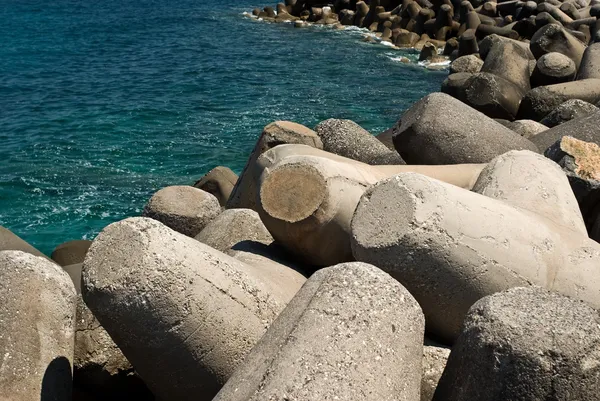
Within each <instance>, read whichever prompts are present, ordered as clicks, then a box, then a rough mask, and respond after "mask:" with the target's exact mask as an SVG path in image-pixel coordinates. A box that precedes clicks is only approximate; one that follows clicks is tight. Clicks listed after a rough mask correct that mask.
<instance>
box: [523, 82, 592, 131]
mask: <svg viewBox="0 0 600 401" xmlns="http://www.w3.org/2000/svg"><path fill="white" fill-rule="evenodd" d="M570 99H580V100H584V101H586V102H589V103H592V104H595V103H596V102H598V101H599V100H600V79H585V80H581V81H573V82H565V83H562V84H555V85H546V86H538V87H537V88H534V89H532V90H530V91H529V92H527V94H526V95H525V97H524V98H523V100H522V101H521V106H520V107H519V114H518V117H519V118H522V119H531V120H536V121H540V120H541V119H542V118H544V117H546V116H547V115H548V113H550V112H551V111H552V110H554V109H555V108H557V107H558V106H560V105H561V104H562V103H564V102H566V101H567V100H570Z"/></svg>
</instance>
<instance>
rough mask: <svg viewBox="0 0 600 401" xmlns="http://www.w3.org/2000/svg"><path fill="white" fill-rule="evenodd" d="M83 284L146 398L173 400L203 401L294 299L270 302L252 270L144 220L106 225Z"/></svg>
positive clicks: (89, 257) (270, 296) (89, 258)
mask: <svg viewBox="0 0 600 401" xmlns="http://www.w3.org/2000/svg"><path fill="white" fill-rule="evenodd" d="M82 281H83V298H84V300H85V302H86V304H87V305H88V306H89V307H90V309H91V310H92V311H93V313H94V315H95V316H96V317H97V318H98V320H99V321H100V323H101V324H102V326H103V327H104V328H105V329H106V331H107V332H108V333H109V334H110V335H111V337H112V338H113V339H114V341H115V343H116V344H117V345H118V346H119V347H120V348H121V350H122V351H123V353H124V355H125V356H126V357H127V359H129V361H130V362H131V363H132V364H133V366H135V368H136V371H137V372H138V373H139V374H140V376H141V377H142V378H143V379H144V381H145V382H146V384H147V385H148V387H149V388H150V389H151V390H152V392H153V393H154V394H155V395H156V396H157V397H158V398H164V399H178V400H210V399H211V398H212V397H213V396H214V394H216V393H217V392H218V390H219V388H220V387H221V386H222V385H223V384H224V383H225V381H227V379H228V378H229V376H230V375H231V374H232V373H233V371H234V370H235V368H236V367H237V366H238V364H239V363H240V362H241V361H242V360H243V358H244V357H245V356H246V354H247V353H248V352H249V351H250V349H251V348H252V346H253V345H254V344H255V343H256V342H257V341H258V339H259V338H260V337H261V336H262V334H263V333H264V331H265V330H266V328H267V327H268V326H269V324H270V323H271V322H272V321H273V320H274V319H275V317H276V316H277V315H278V314H279V312H280V311H281V310H283V308H284V306H285V305H286V304H287V302H288V301H289V300H290V299H291V298H292V297H293V295H294V294H293V293H292V294H288V297H287V298H286V299H281V298H279V297H276V296H274V295H273V294H272V293H271V292H270V290H269V286H268V285H267V284H265V283H264V282H263V277H262V276H261V273H260V272H259V271H258V270H257V269H255V268H253V266H251V265H246V264H244V263H241V262H239V261H238V260H236V259H233V258H231V257H230V256H227V255H225V254H223V253H221V252H219V251H216V250H214V249H212V248H210V247H209V246H207V245H204V244H202V243H200V242H198V241H196V240H195V239H193V238H189V237H186V236H184V235H182V234H179V233H177V232H175V231H173V230H171V229H169V228H168V227H166V226H164V225H163V224H161V223H159V222H157V221H155V220H151V219H146V218H130V219H126V220H123V221H120V222H117V223H114V224H111V225H109V226H108V227H106V228H105V229H104V230H103V231H102V232H101V233H100V234H99V235H98V237H97V238H96V239H95V240H94V243H93V244H92V246H91V248H90V250H89V251H88V254H87V256H86V259H85V262H84V267H83V277H82ZM281 285H283V283H282V284H281Z"/></svg>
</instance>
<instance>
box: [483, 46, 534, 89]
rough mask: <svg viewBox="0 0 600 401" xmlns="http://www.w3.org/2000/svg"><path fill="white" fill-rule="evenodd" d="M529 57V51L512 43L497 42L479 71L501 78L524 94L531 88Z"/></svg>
mask: <svg viewBox="0 0 600 401" xmlns="http://www.w3.org/2000/svg"><path fill="white" fill-rule="evenodd" d="M529 56H530V53H529V51H528V50H526V49H524V48H523V47H522V46H520V45H517V44H516V43H515V42H514V41H499V42H498V43H495V44H494V45H493V46H492V48H491V49H490V51H489V52H488V54H487V56H486V58H485V62H484V63H483V66H482V67H481V71H482V72H489V73H491V74H494V75H497V76H499V77H502V78H504V79H506V80H507V81H509V82H512V83H513V84H515V85H516V86H517V87H518V88H519V89H520V90H521V91H523V92H526V91H528V90H529V89H530V88H531V86H530V84H529V77H530V75H531V74H530V71H529V60H530V59H529Z"/></svg>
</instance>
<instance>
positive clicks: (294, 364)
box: [214, 263, 424, 401]
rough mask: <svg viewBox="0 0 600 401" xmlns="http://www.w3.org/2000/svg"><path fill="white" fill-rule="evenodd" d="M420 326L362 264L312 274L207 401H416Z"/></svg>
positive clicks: (384, 278)
mask: <svg viewBox="0 0 600 401" xmlns="http://www.w3.org/2000/svg"><path fill="white" fill-rule="evenodd" d="M423 326H424V319H423V314H422V312H421V309H420V307H419V305H418V304H417V302H416V301H415V300H414V298H413V297H412V296H411V294H410V293H409V292H408V291H407V290H406V289H405V288H404V287H402V285H400V284H399V283H398V282H396V281H395V280H393V279H392V278H391V277H390V276H389V275H387V274H385V273H384V272H382V271H381V270H379V269H377V268H376V267H374V266H370V265H367V264H364V263H347V264H340V265H336V266H333V267H330V268H326V269H322V270H319V271H318V272H316V273H315V274H314V275H313V276H312V277H311V278H310V279H309V280H308V281H307V282H306V284H305V285H304V287H302V289H301V290H300V292H298V294H297V295H296V297H294V299H293V300H292V301H291V302H290V304H289V305H288V307H286V309H285V310H284V311H283V312H282V313H281V315H280V316H279V318H277V320H276V321H275V322H274V323H273V325H272V326H271V327H270V328H269V330H268V331H267V333H266V334H265V335H264V336H263V338H262V339H261V340H260V342H259V343H258V344H257V345H256V347H254V349H253V350H252V352H251V353H250V354H249V355H248V357H247V358H246V360H245V361H244V363H243V364H242V365H241V366H240V367H239V368H238V369H237V370H236V372H235V373H234V375H233V376H232V378H231V379H230V380H229V381H228V382H227V384H226V385H225V386H224V387H223V389H222V390H221V391H220V392H219V394H218V395H217V397H215V399H214V401H225V400H227V401H255V400H256V401H258V400H283V399H288V400H297V401H313V400H323V401H329V400H331V401H333V400H354V401H366V400H373V401H380V400H389V401H391V400H406V401H408V400H411V401H412V400H418V399H419V396H420V384H421V360H422V357H423Z"/></svg>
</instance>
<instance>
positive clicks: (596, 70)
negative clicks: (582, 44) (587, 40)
mask: <svg viewBox="0 0 600 401" xmlns="http://www.w3.org/2000/svg"><path fill="white" fill-rule="evenodd" d="M587 78H600V43H592V44H590V45H589V46H588V47H587V49H585V52H584V53H583V58H582V60H581V66H580V67H579V72H578V73H577V79H587Z"/></svg>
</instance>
